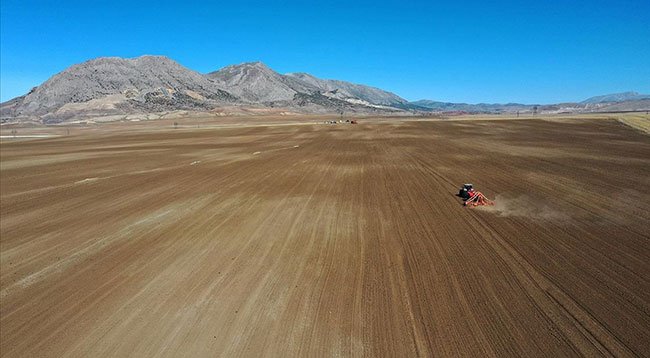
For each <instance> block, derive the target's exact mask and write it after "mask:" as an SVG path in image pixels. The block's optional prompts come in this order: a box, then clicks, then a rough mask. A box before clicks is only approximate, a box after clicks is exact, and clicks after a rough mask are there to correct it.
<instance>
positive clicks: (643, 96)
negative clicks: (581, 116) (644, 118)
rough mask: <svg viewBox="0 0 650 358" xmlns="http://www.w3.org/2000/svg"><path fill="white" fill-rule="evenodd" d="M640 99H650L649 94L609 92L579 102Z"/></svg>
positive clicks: (592, 102)
mask: <svg viewBox="0 0 650 358" xmlns="http://www.w3.org/2000/svg"><path fill="white" fill-rule="evenodd" d="M642 99H650V95H649V94H640V93H638V92H631V91H630V92H621V93H611V94H606V95H602V96H595V97H591V98H587V99H586V100H584V101H582V102H580V103H583V104H595V103H606V102H625V101H638V100H642Z"/></svg>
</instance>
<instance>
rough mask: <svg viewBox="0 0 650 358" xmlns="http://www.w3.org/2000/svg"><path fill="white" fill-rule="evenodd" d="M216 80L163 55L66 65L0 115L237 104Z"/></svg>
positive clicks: (46, 116)
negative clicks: (67, 66) (65, 67)
mask: <svg viewBox="0 0 650 358" xmlns="http://www.w3.org/2000/svg"><path fill="white" fill-rule="evenodd" d="M236 101H237V98H236V97H234V96H232V95H231V94H229V93H228V92H227V91H225V90H223V88H222V87H221V86H220V85H219V84H218V83H216V82H214V81H210V80H209V79H207V78H206V77H205V76H203V75H202V74H200V73H198V72H195V71H192V70H190V69H188V68H185V67H183V66H181V65H179V64H178V63H176V62H174V61H173V60H171V59H169V58H167V57H162V56H142V57H138V58H134V59H123V58H117V57H106V58H98V59H95V60H90V61H87V62H84V63H81V64H78V65H74V66H71V67H69V68H68V69H66V70H64V71H63V72H60V73H58V74H56V75H54V76H52V77H51V78H50V79H48V80H47V81H46V82H45V83H43V84H42V85H40V86H38V87H36V88H34V89H32V90H31V91H30V92H29V93H28V94H26V95H24V96H21V97H18V98H15V99H13V100H11V101H8V102H5V103H3V104H2V108H1V111H2V117H3V118H4V117H8V116H9V117H17V118H21V117H27V118H30V117H32V118H33V117H38V118H41V119H43V120H44V121H46V122H57V121H63V120H66V119H69V118H72V117H79V116H84V115H85V116H94V115H102V116H104V115H112V114H128V113H144V112H156V111H163V110H170V109H189V110H208V109H211V108H214V107H216V106H218V105H222V104H226V103H233V102H236Z"/></svg>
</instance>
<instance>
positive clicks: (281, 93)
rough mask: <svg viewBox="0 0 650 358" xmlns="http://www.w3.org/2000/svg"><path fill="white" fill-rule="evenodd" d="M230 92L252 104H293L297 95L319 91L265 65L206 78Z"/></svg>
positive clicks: (252, 64)
mask: <svg viewBox="0 0 650 358" xmlns="http://www.w3.org/2000/svg"><path fill="white" fill-rule="evenodd" d="M206 76H207V77H208V78H209V79H211V80H213V81H215V82H217V83H220V84H221V85H223V86H224V88H227V89H228V91H229V92H230V93H232V94H234V95H236V96H239V97H240V98H242V99H244V100H247V101H249V102H252V103H257V102H273V101H289V100H292V99H293V97H294V96H295V95H296V93H310V92H313V91H315V90H317V88H315V87H313V86H309V85H306V84H304V83H302V82H300V81H296V80H294V79H293V78H291V77H287V76H283V75H281V74H279V73H277V72H275V71H273V70H272V69H270V68H269V67H268V66H266V65H265V64H263V63H261V62H248V63H242V64H239V65H231V66H227V67H224V68H222V69H220V70H218V71H214V72H210V73H208V74H207V75H206Z"/></svg>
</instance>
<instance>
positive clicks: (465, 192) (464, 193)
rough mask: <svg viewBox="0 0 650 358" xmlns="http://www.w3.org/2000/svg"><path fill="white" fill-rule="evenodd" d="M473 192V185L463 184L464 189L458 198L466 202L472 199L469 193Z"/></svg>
mask: <svg viewBox="0 0 650 358" xmlns="http://www.w3.org/2000/svg"><path fill="white" fill-rule="evenodd" d="M472 190H474V186H473V185H472V184H463V187H462V188H460V190H459V191H458V196H459V197H461V198H462V199H463V201H465V200H467V199H469V198H470V196H471V195H470V194H469V193H470V192H472Z"/></svg>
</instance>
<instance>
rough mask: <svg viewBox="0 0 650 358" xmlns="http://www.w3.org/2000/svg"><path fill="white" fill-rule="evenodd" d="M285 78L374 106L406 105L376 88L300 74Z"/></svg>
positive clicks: (403, 100) (389, 93)
mask: <svg viewBox="0 0 650 358" xmlns="http://www.w3.org/2000/svg"><path fill="white" fill-rule="evenodd" d="M286 77H291V78H295V79H298V80H300V82H302V83H304V84H305V85H310V86H313V87H316V88H318V89H319V90H320V91H323V92H332V91H337V93H338V94H339V95H342V96H343V97H350V98H358V99H361V100H363V101H366V102H368V103H371V104H375V105H384V106H395V105H403V104H406V103H408V101H407V100H405V99H404V98H401V97H399V96H398V95H396V94H394V93H391V92H388V91H384V90H382V89H379V88H376V87H370V86H365V85H359V84H355V83H350V82H345V81H339V80H323V79H320V78H316V77H314V76H312V75H310V74H308V73H302V72H299V73H288V74H286Z"/></svg>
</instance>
